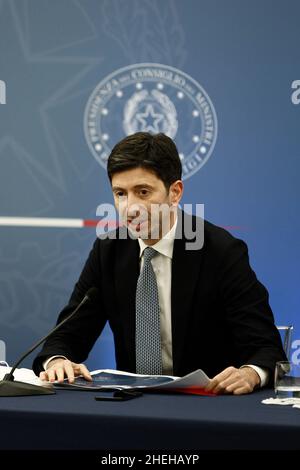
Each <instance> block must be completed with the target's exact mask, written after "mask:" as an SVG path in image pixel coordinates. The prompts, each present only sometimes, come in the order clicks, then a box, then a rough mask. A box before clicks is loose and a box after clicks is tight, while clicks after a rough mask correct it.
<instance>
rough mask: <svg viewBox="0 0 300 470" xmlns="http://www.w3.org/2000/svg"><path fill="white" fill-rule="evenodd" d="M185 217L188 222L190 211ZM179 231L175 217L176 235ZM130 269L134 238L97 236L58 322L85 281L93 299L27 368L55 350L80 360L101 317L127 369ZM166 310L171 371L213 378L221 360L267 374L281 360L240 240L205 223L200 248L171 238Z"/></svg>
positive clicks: (134, 271) (133, 273)
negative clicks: (96, 295) (168, 305)
mask: <svg viewBox="0 0 300 470" xmlns="http://www.w3.org/2000/svg"><path fill="white" fill-rule="evenodd" d="M180 215H182V214H181V213H180ZM188 217H189V218H190V219H188V220H190V221H191V220H192V222H193V223H195V220H196V219H195V217H194V216H193V217H192V219H191V216H188ZM179 219H180V221H181V220H182V217H179ZM180 230H181V222H178V227H177V234H178V233H179V231H180ZM120 233H121V231H120V230H117V231H116V232H115V234H116V236H117V237H119V235H120ZM138 275H139V244H138V241H137V240H133V239H131V238H128V239H126V240H124V239H120V238H116V239H109V238H106V239H99V238H98V239H97V240H96V241H95V243H94V246H93V249H92V250H91V252H90V254H89V257H88V259H87V261H86V264H85V266H84V268H83V271H82V273H81V275H80V278H79V280H78V282H77V283H76V285H75V288H74V290H73V293H72V295H71V298H70V301H69V304H68V305H67V306H66V307H65V309H64V310H63V311H62V312H61V314H60V316H59V318H58V322H60V321H62V320H63V319H64V318H65V317H66V315H68V314H69V313H70V312H71V311H72V310H73V309H74V308H75V307H76V305H77V304H78V303H79V302H80V301H81V300H82V298H83V297H84V295H85V293H86V292H87V290H88V289H89V288H90V287H93V286H96V287H98V288H99V290H100V296H99V300H97V301H95V302H93V304H86V305H85V306H84V307H83V308H82V309H81V310H80V312H79V313H78V314H77V316H75V317H74V318H73V319H72V320H71V321H70V322H67V323H66V325H65V326H63V327H62V328H61V329H60V330H59V331H58V332H57V333H55V334H54V335H53V336H52V337H51V338H50V339H48V341H46V343H45V345H44V347H43V349H42V351H41V352H40V354H39V355H38V356H37V357H36V359H35V360H34V363H33V369H34V371H35V372H36V373H37V374H38V373H39V372H40V371H41V370H42V362H43V361H44V360H45V359H46V358H47V357H49V356H52V355H56V354H59V355H60V354H61V355H64V356H66V357H68V358H69V359H70V360H72V361H74V362H77V363H80V362H83V361H84V360H85V359H86V358H87V356H88V354H89V352H90V350H91V348H92V347H93V345H94V343H95V341H96V339H97V338H98V336H99V335H100V334H101V332H102V330H103V327H104V325H105V323H106V322H107V321H108V322H109V324H110V327H111V329H112V332H113V335H114V342H115V354H116V366H117V369H120V370H124V371H130V372H135V290H136V284H137V279H138ZM171 310H172V343H173V368H174V375H178V376H183V375H185V374H187V373H189V372H191V371H193V370H195V369H198V368H200V369H203V370H204V371H205V372H206V374H207V375H208V376H210V377H213V376H214V375H216V374H217V373H219V372H221V371H222V370H223V369H224V368H226V367H228V366H235V367H239V366H241V365H243V364H253V365H257V366H260V367H264V368H267V369H269V370H270V372H271V375H270V379H271V380H272V378H273V377H272V375H273V372H274V367H275V363H276V361H280V360H285V359H286V357H285V354H284V352H283V349H282V346H281V340H280V336H279V333H278V331H277V328H276V327H275V325H274V319H273V314H272V311H271V308H270V306H269V303H268V293H267V290H266V289H265V287H264V286H263V285H262V284H261V283H260V282H259V281H258V280H257V278H256V275H255V273H254V272H253V270H252V269H251V267H250V265H249V260H248V250H247V246H246V244H245V243H244V242H243V241H241V240H238V239H236V238H234V237H233V236H232V235H230V234H229V233H228V232H227V231H225V230H224V229H222V228H219V227H216V226H215V225H213V224H211V223H209V222H207V221H205V222H204V245H203V247H202V248H201V249H198V250H196V251H194V250H191V251H189V250H186V239H185V238H183V239H175V242H174V251H173V259H172V287H171Z"/></svg>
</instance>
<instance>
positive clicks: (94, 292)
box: [86, 287, 99, 302]
mask: <svg viewBox="0 0 300 470" xmlns="http://www.w3.org/2000/svg"><path fill="white" fill-rule="evenodd" d="M98 296H99V289H98V288H97V287H91V288H90V289H89V290H88V291H87V293H86V297H88V299H89V301H90V302H94V300H96V299H97V297H98Z"/></svg>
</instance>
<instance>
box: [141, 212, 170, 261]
mask: <svg viewBox="0 0 300 470" xmlns="http://www.w3.org/2000/svg"><path fill="white" fill-rule="evenodd" d="M177 220H178V218H177V217H176V220H175V223H174V225H173V227H172V228H171V230H169V232H167V233H166V234H165V235H164V236H163V238H161V239H160V240H158V242H156V243H154V245H151V248H153V249H154V250H156V251H157V252H158V253H160V254H161V255H164V256H167V257H168V258H171V259H172V256H173V247H174V240H175V232H176V227H177ZM138 242H139V245H140V258H141V257H142V255H143V253H144V250H145V248H147V247H149V245H146V243H145V242H144V240H142V239H141V238H138Z"/></svg>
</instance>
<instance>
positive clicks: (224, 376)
mask: <svg viewBox="0 0 300 470" xmlns="http://www.w3.org/2000/svg"><path fill="white" fill-rule="evenodd" d="M259 384H260V377H259V375H258V373H257V372H256V371H255V370H254V369H252V367H243V368H242V369H236V368H235V367H227V369H225V370H223V371H222V372H221V373H220V374H218V375H216V376H215V377H214V378H213V379H211V381H210V383H209V385H208V386H207V387H206V390H207V391H209V392H214V393H219V394H222V393H225V394H226V393H233V394H234V395H242V394H243V393H251V392H253V390H254V388H255V387H257V386H259Z"/></svg>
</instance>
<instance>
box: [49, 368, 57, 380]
mask: <svg viewBox="0 0 300 470" xmlns="http://www.w3.org/2000/svg"><path fill="white" fill-rule="evenodd" d="M47 375H48V380H49V382H54V381H55V380H56V374H55V369H47Z"/></svg>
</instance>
